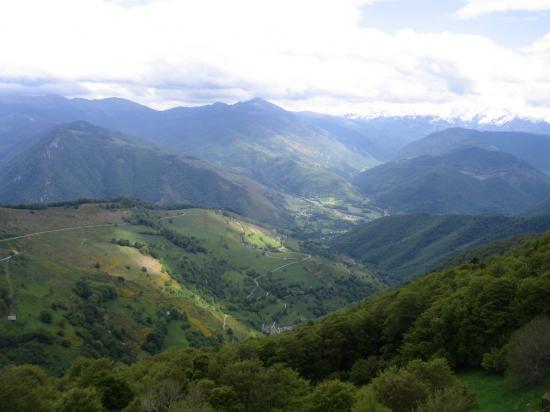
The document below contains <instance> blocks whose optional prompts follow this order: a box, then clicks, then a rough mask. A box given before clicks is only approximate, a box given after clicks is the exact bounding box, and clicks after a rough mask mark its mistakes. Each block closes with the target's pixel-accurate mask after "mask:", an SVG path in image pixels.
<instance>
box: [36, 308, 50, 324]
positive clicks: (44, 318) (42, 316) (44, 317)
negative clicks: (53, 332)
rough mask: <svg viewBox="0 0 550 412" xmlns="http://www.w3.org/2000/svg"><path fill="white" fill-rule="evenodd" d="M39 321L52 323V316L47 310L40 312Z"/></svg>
mask: <svg viewBox="0 0 550 412" xmlns="http://www.w3.org/2000/svg"><path fill="white" fill-rule="evenodd" d="M39 319H40V322H43V323H47V324H50V323H52V314H51V313H50V312H48V311H47V310H43V311H42V312H40V316H39Z"/></svg>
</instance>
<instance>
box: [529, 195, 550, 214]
mask: <svg viewBox="0 0 550 412" xmlns="http://www.w3.org/2000/svg"><path fill="white" fill-rule="evenodd" d="M527 215H530V216H543V215H550V199H546V200H545V201H543V202H542V203H539V204H538V205H535V206H533V207H532V208H531V209H529V210H528V211H527Z"/></svg>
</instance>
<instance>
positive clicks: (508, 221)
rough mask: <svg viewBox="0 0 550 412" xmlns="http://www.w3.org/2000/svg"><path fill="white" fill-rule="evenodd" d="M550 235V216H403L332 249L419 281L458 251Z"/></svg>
mask: <svg viewBox="0 0 550 412" xmlns="http://www.w3.org/2000/svg"><path fill="white" fill-rule="evenodd" d="M546 230H550V216H541V217H532V218H525V217H506V216H464V215H429V214H414V215H398V216H389V217H384V218H381V219H378V220H375V221H373V222H370V223H366V224H364V225H361V226H358V227H357V228H355V229H353V230H351V231H350V232H348V233H346V234H344V235H342V236H340V237H338V238H336V239H334V240H332V242H331V246H332V247H333V248H334V249H336V250H338V251H340V252H342V253H345V254H347V255H349V256H351V257H353V258H354V259H357V260H358V261H361V262H362V263H363V264H365V265H367V266H368V267H369V268H371V269H372V270H375V271H378V272H381V273H385V274H388V275H390V276H391V277H393V278H395V279H396V280H400V281H402V280H404V279H409V278H411V277H413V276H418V275H421V274H423V273H425V272H426V271H428V270H429V269H434V268H435V267H437V266H439V265H441V264H442V263H443V262H446V261H447V260H448V259H449V258H450V257H451V256H453V255H455V254H456V253H457V252H458V251H463V250H466V249H469V248H472V247H475V246H479V245H482V244H486V243H489V242H493V241H495V240H499V239H504V238H507V237H509V236H513V235H520V234H522V235H523V234H528V233H529V234H538V233H543V232H544V231H546Z"/></svg>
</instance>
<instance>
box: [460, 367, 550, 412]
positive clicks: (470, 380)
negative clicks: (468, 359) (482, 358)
mask: <svg viewBox="0 0 550 412" xmlns="http://www.w3.org/2000/svg"><path fill="white" fill-rule="evenodd" d="M459 378H460V379H461V380H462V381H463V382H464V383H466V384H467V385H468V386H469V387H470V388H471V389H472V390H473V391H474V393H475V394H476V396H477V399H478V402H479V408H478V409H477V411H479V412H539V411H540V407H541V398H542V396H543V395H544V393H545V392H549V391H550V381H549V382H546V383H545V384H543V385H540V386H537V387H535V388H531V389H522V390H516V389H512V388H510V386H509V385H508V383H507V381H506V379H505V378H504V377H503V376H500V375H495V374H491V373H488V372H485V371H483V370H476V371H468V372H464V373H462V374H460V375H459Z"/></svg>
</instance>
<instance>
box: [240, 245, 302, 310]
mask: <svg viewBox="0 0 550 412" xmlns="http://www.w3.org/2000/svg"><path fill="white" fill-rule="evenodd" d="M309 259H311V255H307V256H306V257H305V258H303V259H300V260H296V261H294V262H290V263H285V264H284V265H281V266H279V267H276V268H275V269H273V270H272V271H271V273H275V272H278V271H279V270H281V269H284V268H286V267H289V266H292V265H296V264H298V263H301V262H305V261H306V260H309ZM265 276H267V274H264V275H260V276H257V277H255V278H253V279H252V280H253V281H254V283H255V286H254V289H252V290H251V291H250V293H249V294H248V295H247V296H246V298H247V299H250V298H251V297H252V296H253V295H254V292H256V290H257V289H258V288H259V287H260V282H258V280H259V279H261V278H263V277H265Z"/></svg>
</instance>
